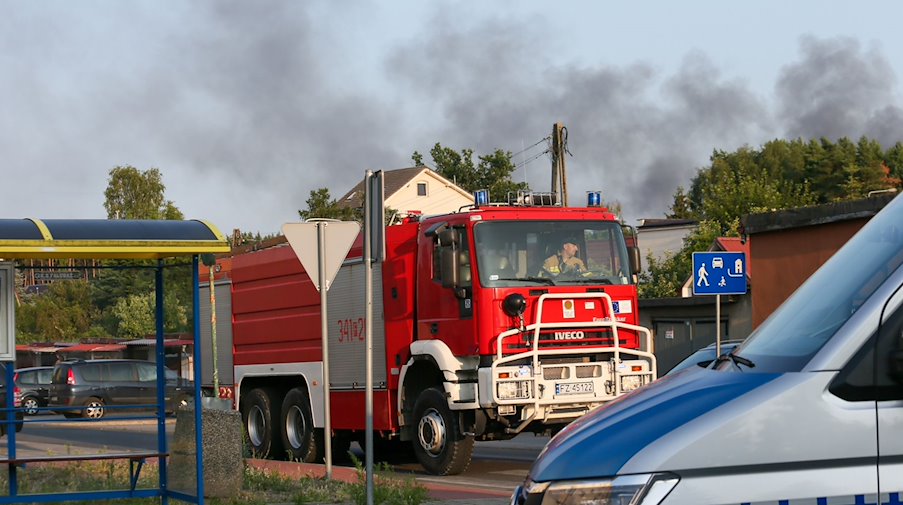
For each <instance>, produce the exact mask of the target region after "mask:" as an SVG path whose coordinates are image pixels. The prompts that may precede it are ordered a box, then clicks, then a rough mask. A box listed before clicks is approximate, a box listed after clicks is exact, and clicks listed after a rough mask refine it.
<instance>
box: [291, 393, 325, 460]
mask: <svg viewBox="0 0 903 505" xmlns="http://www.w3.org/2000/svg"><path fill="white" fill-rule="evenodd" d="M282 421H283V428H284V429H283V430H282V442H283V446H284V447H285V450H286V452H287V453H288V457H289V459H290V460H291V461H299V462H302V463H316V462H317V461H320V460H321V459H322V458H323V453H324V441H323V430H318V429H315V428H314V419H313V416H312V415H311V413H310V397H309V396H308V394H307V390H306V389H304V388H295V389H292V390H291V391H289V392H288V394H287V395H285V401H283V402H282Z"/></svg>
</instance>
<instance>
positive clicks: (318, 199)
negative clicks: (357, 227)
mask: <svg viewBox="0 0 903 505" xmlns="http://www.w3.org/2000/svg"><path fill="white" fill-rule="evenodd" d="M298 215H299V216H301V219H303V220H305V221H307V220H308V219H312V218H328V219H339V220H342V221H360V220H361V217H360V213H359V211H357V209H353V208H351V207H343V206H341V205H339V202H337V201H336V200H334V199H333V198H332V197H331V196H330V195H329V189H327V188H320V189H316V190H313V191H311V192H310V198H308V199H307V210H299V211H298Z"/></svg>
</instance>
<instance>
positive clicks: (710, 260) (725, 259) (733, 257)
mask: <svg viewBox="0 0 903 505" xmlns="http://www.w3.org/2000/svg"><path fill="white" fill-rule="evenodd" d="M746 289H747V286H746V255H745V254H743V253H741V252H694V253H693V295H694V296H699V295H715V356H721V295H745V294H746Z"/></svg>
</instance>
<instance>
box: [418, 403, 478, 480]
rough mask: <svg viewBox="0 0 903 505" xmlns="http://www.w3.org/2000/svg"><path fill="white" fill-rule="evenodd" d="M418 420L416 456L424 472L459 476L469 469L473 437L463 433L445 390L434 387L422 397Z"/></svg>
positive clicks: (419, 404)
mask: <svg viewBox="0 0 903 505" xmlns="http://www.w3.org/2000/svg"><path fill="white" fill-rule="evenodd" d="M414 420H415V422H416V423H417V426H416V437H414V440H413V446H414V454H416V455H417V460H418V461H419V462H420V464H421V465H422V466H423V468H424V469H426V470H427V471H428V472H430V473H432V474H435V475H456V474H459V473H461V472H463V471H464V470H466V469H467V466H468V465H469V464H470V457H471V454H472V453H473V437H472V436H464V435H462V434H461V429H460V426H459V425H458V415H457V414H455V413H453V412H452V411H451V409H449V408H448V402H447V401H446V399H445V394H444V393H443V392H442V391H440V390H439V389H437V388H430V389H427V390H426V391H424V392H423V393H421V394H420V396H419V397H418V398H417V402H416V403H415V404H414Z"/></svg>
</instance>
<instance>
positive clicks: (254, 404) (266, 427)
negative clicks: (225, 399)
mask: <svg viewBox="0 0 903 505" xmlns="http://www.w3.org/2000/svg"><path fill="white" fill-rule="evenodd" d="M275 395H276V394H275V392H274V391H272V390H270V389H268V388H254V389H252V390H251V391H249V392H248V394H247V395H245V396H243V397H242V399H241V417H242V420H243V421H244V424H245V433H246V434H247V436H248V444H249V445H250V449H251V454H252V456H253V457H255V458H269V459H275V458H279V457H281V456H282V454H281V449H282V447H281V446H282V440H281V437H280V436H279V432H280V429H279V412H278V411H277V410H275V409H274V406H273V404H274V403H275V402H274V401H273V399H274V398H276V396H275Z"/></svg>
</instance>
